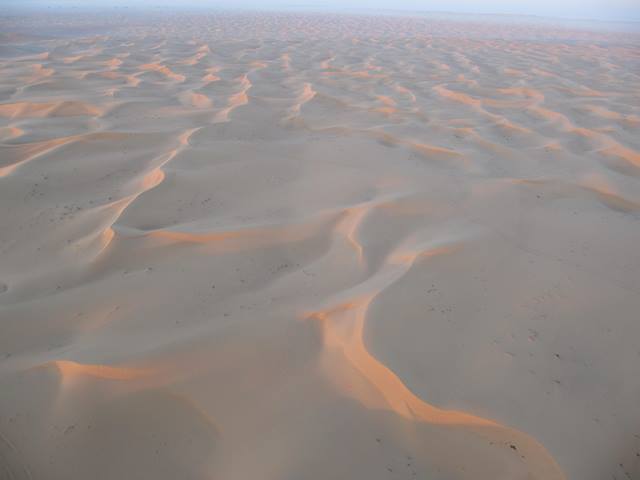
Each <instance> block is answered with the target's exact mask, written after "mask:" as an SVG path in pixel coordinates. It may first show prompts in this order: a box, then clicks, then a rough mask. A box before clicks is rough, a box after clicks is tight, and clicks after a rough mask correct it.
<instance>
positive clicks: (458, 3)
mask: <svg viewBox="0 0 640 480" xmlns="http://www.w3.org/2000/svg"><path fill="white" fill-rule="evenodd" d="M34 4H38V5H43V4H44V5H48V4H51V5H67V4H72V5H85V6H88V5H96V6H98V5H99V6H104V5H107V6H122V5H126V6H135V5H147V6H148V5H151V6H169V5H180V6H183V7H193V6H218V7H220V6H221V7H227V8H228V7H240V8H268V9H273V8H276V9H278V8H287V9H289V8H305V7H306V8H313V9H314V10H341V9H354V8H355V9H393V10H421V11H447V12H468V13H506V14H527V15H541V16H552V17H565V18H591V19H598V20H634V21H638V20H640V0H0V8H1V7H2V6H14V7H15V6H18V5H22V6H26V5H34Z"/></svg>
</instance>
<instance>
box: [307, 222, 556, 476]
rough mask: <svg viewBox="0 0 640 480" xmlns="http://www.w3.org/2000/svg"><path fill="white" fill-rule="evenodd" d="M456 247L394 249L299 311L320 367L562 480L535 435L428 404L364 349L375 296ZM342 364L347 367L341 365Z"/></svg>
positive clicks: (352, 393)
mask: <svg viewBox="0 0 640 480" xmlns="http://www.w3.org/2000/svg"><path fill="white" fill-rule="evenodd" d="M350 234H353V232H350ZM458 248H460V247H459V246H458V245H455V244H453V245H442V246H433V247H431V248H428V249H425V250H422V251H417V252H411V251H409V252H400V253H396V254H393V255H392V256H391V257H390V258H389V259H388V261H387V264H386V265H385V266H384V267H383V268H382V269H381V271H380V272H378V273H377V274H375V275H374V276H373V277H371V278H369V279H368V280H366V281H365V283H364V284H361V285H359V286H358V287H356V288H354V289H352V291H351V292H345V293H344V295H341V296H340V297H341V298H340V299H339V300H338V302H337V303H335V304H331V305H330V306H328V307H324V308H321V309H318V310H314V311H310V312H306V313H304V314H303V315H302V316H301V317H302V318H303V319H306V320H308V321H315V322H318V323H319V325H320V329H321V332H322V337H323V343H324V358H323V362H322V363H323V366H324V370H325V373H326V374H327V376H328V377H329V379H330V380H331V381H332V382H333V383H334V384H335V385H336V387H337V388H338V390H339V391H341V392H342V393H343V394H345V395H347V396H349V397H351V398H353V399H355V400H357V401H358V402H360V403H361V404H362V405H364V406H365V407H367V408H369V409H376V410H378V409H382V410H389V411H392V412H394V413H395V414H397V415H399V416H401V417H403V418H406V419H407V420H411V421H416V422H425V423H429V424H434V425H443V426H450V427H456V428H463V429H466V430H468V431H469V432H470V433H474V434H478V435H479V436H480V437H483V438H485V439H489V438H490V439H492V441H493V442H496V443H502V444H503V445H504V448H511V449H512V450H516V451H518V452H519V453H520V455H521V458H522V459H523V461H524V462H526V465H527V471H528V472H529V475H530V476H529V477H527V478H531V479H540V480H543V479H544V480H563V479H565V476H564V474H563V472H562V470H561V469H560V467H559V465H558V464H557V463H556V461H555V460H554V459H553V457H552V456H551V455H550V454H549V453H548V452H547V451H546V449H545V448H544V447H543V446H542V445H541V444H540V443H538V442H537V441H536V440H535V439H533V438H531V437H530V436H528V435H526V434H524V433H522V432H519V431H517V430H513V429H511V428H509V427H506V426H503V425H500V424H499V423H497V422H495V421H493V420H489V419H485V418H481V417H478V416H475V415H472V414H469V413H465V412H460V411H454V410H444V409H440V408H437V407H435V406H433V405H430V404H429V403H427V402H425V401H424V400H422V399H421V398H420V397H418V396H417V395H415V394H414V393H413V392H412V391H411V390H410V389H409V388H408V387H407V386H406V385H405V384H404V383H403V382H402V380H401V379H400V378H399V377H398V376H397V375H396V374H395V373H394V372H393V371H392V370H391V369H389V368H388V367H387V366H386V365H384V364H383V363H382V362H380V361H379V360H378V359H377V358H375V357H374V356H373V355H371V353H369V351H368V350H367V347H366V345H365V343H364V338H363V334H364V329H365V327H366V318H367V313H368V311H369V309H370V306H371V305H372V303H374V302H375V300H376V298H377V297H378V296H379V295H380V294H381V293H382V292H383V291H384V290H385V289H386V288H387V287H389V286H390V285H392V284H394V283H395V282H396V281H397V280H399V279H400V278H401V277H402V276H404V275H405V274H406V273H407V272H408V271H409V270H410V269H411V267H412V266H413V265H414V264H415V263H416V262H418V261H420V260H421V259H425V258H426V259H428V258H429V257H433V256H436V255H446V254H450V253H452V252H454V251H456V250H457V249H458ZM364 287H369V288H364ZM345 364H346V365H348V366H349V367H350V368H345ZM363 381H364V383H363Z"/></svg>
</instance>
